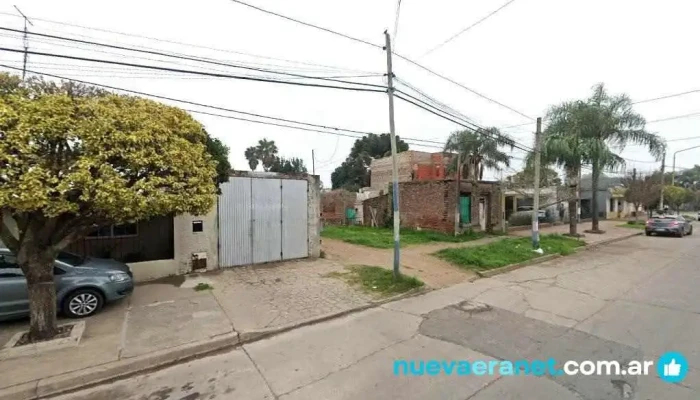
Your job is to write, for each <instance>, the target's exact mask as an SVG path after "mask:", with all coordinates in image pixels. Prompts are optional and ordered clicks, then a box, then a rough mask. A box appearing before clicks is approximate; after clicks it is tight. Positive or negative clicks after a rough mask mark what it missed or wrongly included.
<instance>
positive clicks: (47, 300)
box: [20, 257, 58, 341]
mask: <svg viewBox="0 0 700 400" xmlns="http://www.w3.org/2000/svg"><path fill="white" fill-rule="evenodd" d="M46 259H47V258H43V259H42V258H38V257H31V258H30V259H28V260H27V261H26V263H20V267H21V268H22V271H24V275H25V276H26V278H27V293H28V295H29V337H30V339H31V340H32V341H41V340H48V339H51V338H53V337H54V336H56V334H57V333H58V328H57V325H56V285H55V283H54V278H53V259H52V258H48V260H49V261H46Z"/></svg>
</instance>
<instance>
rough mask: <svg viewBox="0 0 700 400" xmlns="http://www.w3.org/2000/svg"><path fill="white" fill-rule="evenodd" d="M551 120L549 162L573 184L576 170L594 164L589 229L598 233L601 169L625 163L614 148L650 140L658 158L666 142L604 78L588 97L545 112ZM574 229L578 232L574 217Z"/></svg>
mask: <svg viewBox="0 0 700 400" xmlns="http://www.w3.org/2000/svg"><path fill="white" fill-rule="evenodd" d="M547 117H548V119H549V121H550V123H549V126H548V127H547V129H546V130H545V136H544V146H543V151H542V155H543V157H544V160H545V161H546V162H553V163H556V164H558V165H560V166H562V167H564V170H565V171H566V174H567V177H568V178H569V182H570V186H571V187H572V188H574V189H575V188H576V187H577V186H578V185H579V182H578V176H579V174H580V168H581V165H582V164H586V163H589V164H590V165H591V167H592V170H593V171H592V177H591V191H592V193H594V195H593V196H592V197H591V208H592V209H593V216H592V226H591V230H590V231H589V232H591V233H599V232H600V229H599V221H600V215H599V213H598V207H599V206H598V196H597V195H595V194H596V193H597V192H598V187H599V181H600V175H601V172H602V171H603V170H604V169H610V170H615V169H622V168H624V165H625V161H624V159H623V158H622V157H620V156H619V155H617V154H616V152H620V151H622V150H624V148H625V146H627V145H628V144H640V145H645V146H647V148H648V150H649V152H650V153H651V154H652V155H653V156H655V157H657V158H660V157H662V155H663V152H664V149H665V145H664V143H663V141H662V140H661V139H660V138H659V137H658V136H657V135H655V134H652V133H649V132H647V131H645V130H644V125H645V120H644V118H643V117H642V116H641V115H639V114H637V113H635V112H634V111H633V109H632V101H631V100H630V98H629V97H628V96H627V95H624V94H623V95H616V96H611V95H609V94H608V93H607V92H606V91H605V87H604V86H603V85H602V84H598V85H596V86H594V87H593V94H592V95H591V97H590V98H588V99H586V100H579V101H573V102H566V103H563V104H561V105H558V106H554V107H552V108H551V109H550V110H549V112H548V115H547ZM575 212H576V204H575V201H572V202H570V203H569V213H570V215H576V214H575ZM570 233H571V234H572V235H575V234H576V225H575V221H574V219H573V218H571V221H570Z"/></svg>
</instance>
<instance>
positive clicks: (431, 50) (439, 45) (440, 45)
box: [421, 0, 515, 58]
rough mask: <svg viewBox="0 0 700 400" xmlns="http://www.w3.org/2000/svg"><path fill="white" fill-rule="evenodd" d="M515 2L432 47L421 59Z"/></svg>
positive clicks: (504, 5)
mask: <svg viewBox="0 0 700 400" xmlns="http://www.w3.org/2000/svg"><path fill="white" fill-rule="evenodd" d="M514 1H515V0H510V1H508V2H506V3H505V4H503V5H502V6H500V7H498V8H497V9H495V10H494V11H492V12H490V13H489V14H488V15H486V16H485V17H483V18H481V19H480V20H478V21H476V22H474V23H473V24H471V25H469V26H467V27H466V28H464V29H462V30H461V31H459V32H457V33H455V34H454V35H452V36H450V37H449V38H447V39H446V40H445V41H443V42H442V43H440V44H438V45H437V46H435V47H432V48H431V49H429V50H428V51H426V52H425V53H423V54H422V55H421V58H422V57H425V56H427V55H428V54H430V53H432V52H434V51H435V50H437V49H439V48H441V47H442V46H444V45H446V44H447V43H449V42H451V41H453V40H455V39H456V38H457V37H458V36H461V35H462V34H463V33H465V32H466V31H468V30H470V29H472V28H474V27H475V26H477V25H479V24H480V23H482V22H484V21H486V20H487V19H489V18H491V17H493V16H494V15H495V14H496V13H498V12H499V11H501V10H503V9H504V8H506V7H508V6H509V5H511V4H512V3H513V2H514Z"/></svg>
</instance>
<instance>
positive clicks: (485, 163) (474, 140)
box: [445, 128, 515, 229]
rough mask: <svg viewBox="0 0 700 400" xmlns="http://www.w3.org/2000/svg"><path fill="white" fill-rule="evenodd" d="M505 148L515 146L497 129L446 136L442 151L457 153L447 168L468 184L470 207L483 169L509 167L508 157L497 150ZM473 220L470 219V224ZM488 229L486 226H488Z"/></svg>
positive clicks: (459, 132)
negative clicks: (456, 156) (465, 178)
mask: <svg viewBox="0 0 700 400" xmlns="http://www.w3.org/2000/svg"><path fill="white" fill-rule="evenodd" d="M503 146H507V147H510V148H511V150H512V149H513V147H514V146H515V142H514V141H513V139H511V138H509V137H508V136H505V135H503V134H501V132H500V131H499V130H498V128H479V129H477V130H476V131H473V130H463V131H457V132H453V133H452V134H450V136H449V138H448V139H447V142H446V143H445V152H451V153H457V154H458V155H459V157H458V158H459V159H460V161H459V165H458V164H457V159H456V158H453V160H452V164H451V166H450V169H451V170H452V171H459V172H460V174H459V175H460V177H467V179H469V180H470V181H471V184H472V190H471V193H470V201H469V202H470V204H472V205H473V204H476V202H477V194H478V190H477V189H478V181H479V180H480V179H483V178H484V169H485V168H491V169H493V170H496V171H500V170H501V165H505V166H506V167H507V166H509V165H510V158H511V157H510V156H509V155H508V153H506V152H504V151H501V150H500V147H503ZM473 224H474V220H472V225H473ZM488 228H489V229H490V225H489V226H488Z"/></svg>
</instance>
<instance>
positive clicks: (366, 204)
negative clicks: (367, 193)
mask: <svg viewBox="0 0 700 400" xmlns="http://www.w3.org/2000/svg"><path fill="white" fill-rule="evenodd" d="M390 201H391V198H390V197H389V195H388V194H383V195H380V196H377V197H372V198H369V199H367V200H365V201H363V202H362V208H363V213H364V215H365V218H364V219H363V220H362V224H363V225H365V226H372V211H371V210H372V209H374V210H375V212H376V221H375V222H376V224H377V225H378V226H379V227H383V226H384V225H385V224H386V222H387V221H389V218H391V212H392V208H391V204H390Z"/></svg>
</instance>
